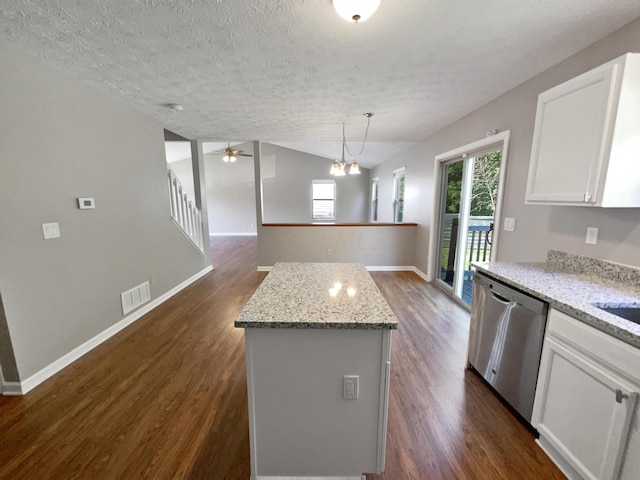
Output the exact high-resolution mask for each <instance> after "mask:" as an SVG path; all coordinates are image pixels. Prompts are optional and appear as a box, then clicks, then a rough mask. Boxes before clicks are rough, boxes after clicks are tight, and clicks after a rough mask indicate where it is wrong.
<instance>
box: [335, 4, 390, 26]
mask: <svg viewBox="0 0 640 480" xmlns="http://www.w3.org/2000/svg"><path fill="white" fill-rule="evenodd" d="M379 6H380V0H333V8H335V9H336V12H338V15H340V16H341V17H342V18H344V19H345V20H348V21H350V22H355V23H358V22H364V21H365V20H366V19H367V18H369V17H370V16H371V15H373V14H374V13H375V11H376V10H377V9H378V7H379Z"/></svg>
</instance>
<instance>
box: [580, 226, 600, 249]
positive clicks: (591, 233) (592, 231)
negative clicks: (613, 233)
mask: <svg viewBox="0 0 640 480" xmlns="http://www.w3.org/2000/svg"><path fill="white" fill-rule="evenodd" d="M599 231H600V229H599V228H598V227H587V236H586V238H585V239H584V243H588V244H589V245H597V244H598V232H599Z"/></svg>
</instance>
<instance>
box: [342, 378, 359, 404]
mask: <svg viewBox="0 0 640 480" xmlns="http://www.w3.org/2000/svg"><path fill="white" fill-rule="evenodd" d="M358 380H359V377H358V375H344V376H343V377H342V398H344V399H345V400H357V399H358V397H359V394H360V391H359V385H358V383H359V382H358Z"/></svg>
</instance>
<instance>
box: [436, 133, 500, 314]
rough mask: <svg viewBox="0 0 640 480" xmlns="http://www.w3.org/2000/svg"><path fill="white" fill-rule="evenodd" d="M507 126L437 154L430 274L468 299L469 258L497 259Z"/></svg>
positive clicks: (454, 293)
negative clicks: (468, 143)
mask: <svg viewBox="0 0 640 480" xmlns="http://www.w3.org/2000/svg"><path fill="white" fill-rule="evenodd" d="M508 139H509V132H503V133H501V134H499V135H495V136H492V137H487V138H486V139H483V140H481V141H479V142H475V143H473V144H470V145H466V146H464V147H462V148H460V149H456V150H453V151H451V152H447V153H445V154H442V155H439V156H438V157H436V176H435V179H436V182H437V183H438V188H436V195H437V197H436V198H437V201H436V202H435V205H436V207H435V208H436V211H435V213H434V224H435V225H436V226H437V228H435V229H434V230H433V232H432V234H431V249H430V251H431V252H432V253H431V258H430V264H431V265H432V266H433V267H432V268H433V278H432V279H433V280H434V281H435V282H436V284H437V285H439V286H440V287H441V288H443V289H444V290H445V291H447V292H448V293H450V294H451V295H452V296H453V297H454V298H456V299H458V300H459V301H461V302H462V303H463V304H464V305H466V306H469V305H471V295H472V288H473V269H472V268H471V263H472V262H483V261H490V260H495V258H496V253H497V247H498V236H499V235H498V230H499V229H498V228H494V225H500V215H501V212H500V210H501V208H500V207H501V202H502V185H503V183H504V177H505V170H506V168H505V166H506V152H507V143H508Z"/></svg>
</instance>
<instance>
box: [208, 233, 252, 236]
mask: <svg viewBox="0 0 640 480" xmlns="http://www.w3.org/2000/svg"><path fill="white" fill-rule="evenodd" d="M257 235H258V232H232V233H214V232H209V236H210V237H255V236H257Z"/></svg>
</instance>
